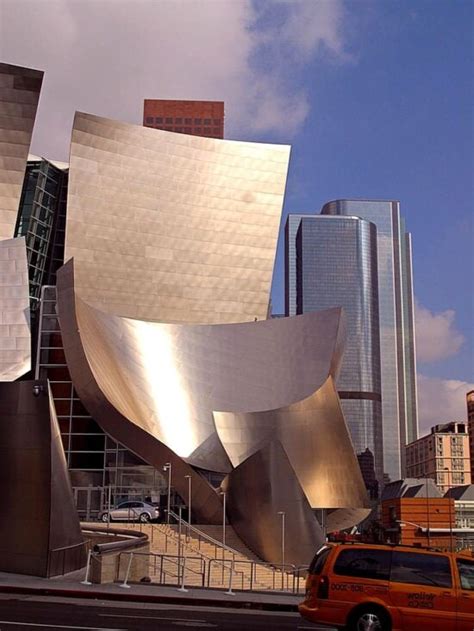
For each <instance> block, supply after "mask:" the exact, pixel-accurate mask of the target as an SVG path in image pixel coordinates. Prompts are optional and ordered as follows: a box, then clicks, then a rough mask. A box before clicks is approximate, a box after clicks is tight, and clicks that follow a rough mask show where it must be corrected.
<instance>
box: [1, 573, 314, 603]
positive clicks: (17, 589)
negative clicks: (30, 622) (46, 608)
mask: <svg viewBox="0 0 474 631" xmlns="http://www.w3.org/2000/svg"><path fill="white" fill-rule="evenodd" d="M84 573H85V572H84V570H81V571H78V572H72V573H71V574H67V575H65V576H61V577H58V578H51V579H48V578H39V577H34V576H25V575H22V574H9V573H6V572H0V593H17V594H38V595H49V596H53V595H54V596H62V597H68V598H101V599H104V600H121V601H124V602H127V601H128V602H162V603H169V604H183V605H201V606H208V607H245V608H247V609H262V610H268V611H296V605H297V604H298V603H299V602H300V601H301V600H302V596H301V595H300V596H295V595H293V594H287V593H284V592H239V591H234V594H233V595H231V594H228V593H226V591H225V590H220V589H203V588H194V587H193V588H189V589H188V591H187V592H183V591H180V590H179V589H178V588H177V587H170V586H168V585H167V586H163V585H155V584H150V583H138V584H137V583H132V584H130V587H129V588H128V589H126V588H123V587H121V586H120V585H119V584H117V583H113V584H105V585H83V584H82V583H81V581H82V580H84Z"/></svg>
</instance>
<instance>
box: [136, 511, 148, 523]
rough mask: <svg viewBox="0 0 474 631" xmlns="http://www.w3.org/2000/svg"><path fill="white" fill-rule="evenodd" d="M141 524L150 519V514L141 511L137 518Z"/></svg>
mask: <svg viewBox="0 0 474 631" xmlns="http://www.w3.org/2000/svg"><path fill="white" fill-rule="evenodd" d="M138 519H139V520H140V521H141V522H142V523H143V524H146V523H147V522H149V521H150V515H149V514H148V513H141V515H140V517H139V518H138Z"/></svg>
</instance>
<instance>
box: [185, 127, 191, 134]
mask: <svg viewBox="0 0 474 631" xmlns="http://www.w3.org/2000/svg"><path fill="white" fill-rule="evenodd" d="M191 132H192V129H191V127H185V128H184V133H185V134H190V133H191Z"/></svg>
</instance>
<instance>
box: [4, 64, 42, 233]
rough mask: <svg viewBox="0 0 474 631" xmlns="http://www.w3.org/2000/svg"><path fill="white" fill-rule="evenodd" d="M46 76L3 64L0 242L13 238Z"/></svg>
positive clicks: (36, 71)
mask: <svg viewBox="0 0 474 631" xmlns="http://www.w3.org/2000/svg"><path fill="white" fill-rule="evenodd" d="M42 81H43V73H42V72H41V71H39V70H32V69H31V68H22V67H21V66H12V65H10V64H3V63H0V239H9V238H11V237H13V233H14V230H15V224H16V219H17V213H18V205H19V202H20V196H21V189H22V186H23V178H24V176H25V169H26V160H27V158H28V151H29V148H30V141H31V135H32V132H33V125H34V122H35V117H36V109H37V106H38V100H39V95H40V89H41V83H42Z"/></svg>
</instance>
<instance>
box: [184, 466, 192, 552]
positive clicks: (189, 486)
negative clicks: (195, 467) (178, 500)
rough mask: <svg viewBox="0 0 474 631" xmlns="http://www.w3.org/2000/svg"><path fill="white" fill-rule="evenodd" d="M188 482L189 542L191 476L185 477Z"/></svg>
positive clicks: (189, 532)
mask: <svg viewBox="0 0 474 631" xmlns="http://www.w3.org/2000/svg"><path fill="white" fill-rule="evenodd" d="M184 477H185V478H187V480H188V540H189V537H190V535H191V530H190V529H191V476H190V475H185V476H184Z"/></svg>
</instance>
